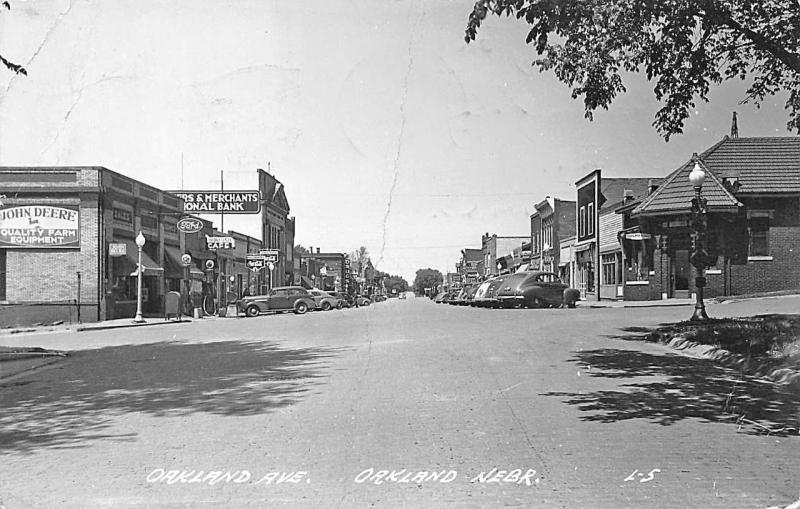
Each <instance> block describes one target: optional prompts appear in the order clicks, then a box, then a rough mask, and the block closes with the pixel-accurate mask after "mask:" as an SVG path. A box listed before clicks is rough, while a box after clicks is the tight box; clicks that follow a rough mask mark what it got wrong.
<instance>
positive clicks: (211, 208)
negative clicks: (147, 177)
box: [167, 191, 261, 214]
mask: <svg viewBox="0 0 800 509" xmlns="http://www.w3.org/2000/svg"><path fill="white" fill-rule="evenodd" d="M167 192H168V193H172V194H174V195H175V196H177V197H178V198H180V199H182V200H183V211H184V212H187V213H192V212H198V213H204V212H205V213H208V214H258V213H259V212H261V192H260V191H167Z"/></svg>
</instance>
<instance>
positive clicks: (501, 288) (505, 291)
mask: <svg viewBox="0 0 800 509" xmlns="http://www.w3.org/2000/svg"><path fill="white" fill-rule="evenodd" d="M433 300H434V301H435V302H440V303H448V304H453V305H460V306H476V307H493V308H500V307H504V308H522V307H525V308H542V307H568V308H574V307H575V306H576V303H577V302H578V301H579V300H580V291H579V290H577V289H575V288H569V287H568V286H567V285H566V284H564V283H563V282H562V281H561V279H559V277H558V275H557V274H554V273H552V272H542V271H525V272H518V273H515V274H507V275H503V276H496V277H493V278H491V279H487V280H486V281H484V282H482V283H479V284H475V285H468V286H465V287H463V288H461V289H459V290H457V291H451V292H440V293H439V294H437V295H436V296H435V297H434V299H433Z"/></svg>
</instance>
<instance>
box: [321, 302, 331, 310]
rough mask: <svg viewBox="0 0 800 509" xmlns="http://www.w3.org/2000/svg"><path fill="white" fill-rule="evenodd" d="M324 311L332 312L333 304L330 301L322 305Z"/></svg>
mask: <svg viewBox="0 0 800 509" xmlns="http://www.w3.org/2000/svg"><path fill="white" fill-rule="evenodd" d="M322 310H323V311H330V310H331V303H330V302H328V301H325V302H323V303H322Z"/></svg>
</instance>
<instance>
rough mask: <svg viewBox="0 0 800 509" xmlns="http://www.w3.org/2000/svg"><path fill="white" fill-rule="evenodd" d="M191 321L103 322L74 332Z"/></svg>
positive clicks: (85, 326)
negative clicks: (104, 323)
mask: <svg viewBox="0 0 800 509" xmlns="http://www.w3.org/2000/svg"><path fill="white" fill-rule="evenodd" d="M192 322H193V320H163V321H154V322H142V323H135V322H131V323H113V324H106V325H102V323H103V322H100V325H83V326H79V327H76V328H75V331H76V332H84V331H94V330H108V329H129V328H132V327H151V326H154V325H169V324H176V323H192Z"/></svg>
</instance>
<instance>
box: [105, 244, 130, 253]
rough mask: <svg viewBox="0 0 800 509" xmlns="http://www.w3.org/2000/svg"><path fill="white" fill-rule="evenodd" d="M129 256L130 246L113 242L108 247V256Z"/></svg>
mask: <svg viewBox="0 0 800 509" xmlns="http://www.w3.org/2000/svg"><path fill="white" fill-rule="evenodd" d="M126 254H128V244H125V243H124V242H121V243H117V242H112V243H111V244H109V245H108V256H125V255H126Z"/></svg>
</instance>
